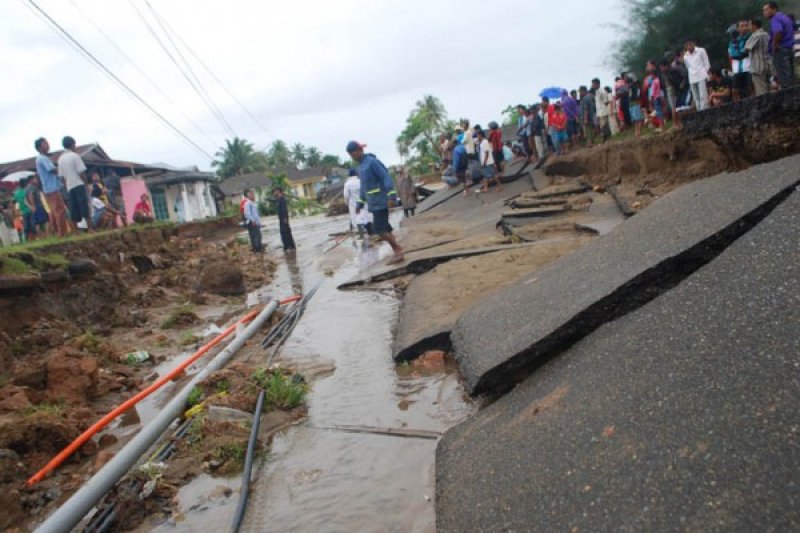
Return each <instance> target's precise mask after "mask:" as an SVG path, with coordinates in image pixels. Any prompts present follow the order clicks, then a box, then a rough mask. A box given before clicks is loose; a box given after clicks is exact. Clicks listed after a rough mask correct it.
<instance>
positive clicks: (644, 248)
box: [451, 156, 800, 394]
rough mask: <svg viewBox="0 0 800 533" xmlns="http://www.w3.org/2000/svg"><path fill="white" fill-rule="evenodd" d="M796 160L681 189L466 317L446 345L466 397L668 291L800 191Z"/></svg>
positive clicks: (514, 378) (525, 370) (513, 377)
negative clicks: (458, 369) (795, 190)
mask: <svg viewBox="0 0 800 533" xmlns="http://www.w3.org/2000/svg"><path fill="white" fill-rule="evenodd" d="M799 167H800V156H794V157H790V158H786V159H783V160H780V161H777V162H774V163H769V164H766V165H761V166H759V167H754V168H752V169H750V170H748V171H744V172H740V173H737V174H722V175H719V176H716V177H713V178H708V179H705V180H701V181H698V182H695V183H692V184H689V185H686V186H684V187H682V188H680V189H677V190H676V191H674V192H672V193H671V194H669V195H667V196H665V197H664V198H661V199H659V200H657V201H656V202H655V203H654V204H652V205H651V206H650V207H649V208H648V209H647V210H645V211H643V212H642V213H640V214H639V215H637V216H636V217H633V218H632V219H630V220H628V221H627V222H626V223H624V224H621V225H620V226H618V227H617V228H616V229H615V230H614V231H612V232H611V233H610V234H608V235H605V236H603V237H600V238H599V239H597V240H596V241H595V242H593V243H592V244H590V245H589V246H587V247H586V248H583V249H581V250H578V251H577V252H575V254H573V255H572V256H571V257H570V258H569V259H568V260H562V261H558V262H556V263H554V264H552V265H550V266H549V267H548V268H546V269H545V270H543V271H541V272H539V273H536V274H535V275H531V276H527V277H525V278H523V279H521V280H520V281H518V282H516V283H515V284H514V285H512V286H510V287H508V288H506V289H504V290H502V291H498V292H497V293H495V294H493V295H492V296H490V297H489V298H487V299H485V300H484V301H482V302H480V303H479V304H477V305H476V306H475V307H473V308H472V309H470V310H469V311H467V312H466V313H465V314H464V315H463V316H462V317H461V318H460V319H459V320H458V322H457V323H456V326H455V328H454V330H453V332H452V335H451V338H452V341H453V348H454V352H455V356H456V359H457V361H458V362H459V365H460V366H461V370H462V373H463V375H464V377H465V380H466V383H467V386H468V388H469V391H470V392H471V393H472V394H477V393H481V392H485V391H502V390H507V389H509V388H510V387H512V386H513V385H514V384H515V383H517V382H518V381H520V380H521V379H522V378H524V377H525V376H526V375H527V374H529V373H530V371H531V369H532V368H533V367H534V365H535V364H536V363H537V361H538V360H539V359H540V358H542V357H545V356H547V355H550V354H552V353H556V352H558V351H560V350H563V349H564V348H566V347H568V346H569V345H570V344H571V343H574V342H575V341H577V340H579V339H580V338H582V337H583V336H585V335H586V334H588V333H589V332H591V331H592V330H594V329H595V328H597V327H598V326H600V325H601V324H603V323H605V322H607V321H611V320H614V319H615V318H617V317H619V316H621V315H623V314H625V313H626V312H628V311H630V310H632V309H634V308H636V307H638V306H640V305H642V304H643V303H646V302H647V301H649V300H650V299H652V298H654V297H655V296H657V295H658V294H660V293H662V292H663V291H664V290H666V289H668V288H670V287H672V286H674V285H675V284H676V283H678V282H679V281H680V280H682V279H684V278H685V277H686V276H687V275H689V274H691V272H693V271H694V270H696V269H697V268H699V267H700V266H702V265H703V264H705V263H706V262H708V261H709V260H711V259H713V257H715V256H716V255H717V254H719V253H720V252H721V251H722V250H723V249H724V248H725V247H727V246H728V245H729V244H730V243H731V242H733V241H734V240H735V239H736V238H738V237H739V236H741V235H742V234H743V233H744V232H746V231H747V230H749V229H750V228H752V227H753V225H754V224H756V223H758V222H759V221H760V220H761V219H762V218H763V217H764V216H766V215H767V214H768V213H769V212H770V211H771V210H772V209H773V208H774V207H775V206H776V205H777V204H778V203H780V202H781V201H782V200H783V199H785V198H786V196H787V195H788V194H789V193H790V192H791V191H792V190H793V188H794V187H795V186H796V185H797V183H798V181H800V178H799V177H798V174H797V169H798V168H799Z"/></svg>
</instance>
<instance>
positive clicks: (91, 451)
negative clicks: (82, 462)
mask: <svg viewBox="0 0 800 533" xmlns="http://www.w3.org/2000/svg"><path fill="white" fill-rule="evenodd" d="M80 451H81V455H82V456H83V457H91V456H93V455H95V454H96V453H97V443H96V442H95V441H93V440H92V439H89V440H87V441H86V443H85V444H84V445H83V446H81V450H80Z"/></svg>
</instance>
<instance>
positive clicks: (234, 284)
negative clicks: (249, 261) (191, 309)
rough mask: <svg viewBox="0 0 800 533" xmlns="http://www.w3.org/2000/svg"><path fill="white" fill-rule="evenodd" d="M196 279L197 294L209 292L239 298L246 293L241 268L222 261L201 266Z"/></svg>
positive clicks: (214, 261)
mask: <svg viewBox="0 0 800 533" xmlns="http://www.w3.org/2000/svg"><path fill="white" fill-rule="evenodd" d="M196 279H197V282H196V285H195V288H196V290H197V292H210V293H213V294H219V295H220V296H239V295H242V294H245V292H246V291H247V289H246V287H245V284H244V274H243V273H242V270H241V268H239V266H238V265H236V264H233V263H229V262H228V261H225V260H223V259H217V260H212V261H210V262H208V263H204V264H203V265H201V266H200V272H199V275H198V276H197V278H196Z"/></svg>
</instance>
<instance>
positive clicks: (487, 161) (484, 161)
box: [480, 139, 494, 167]
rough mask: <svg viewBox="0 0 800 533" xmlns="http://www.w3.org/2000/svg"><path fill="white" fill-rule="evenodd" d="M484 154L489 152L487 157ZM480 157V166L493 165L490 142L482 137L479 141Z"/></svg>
mask: <svg viewBox="0 0 800 533" xmlns="http://www.w3.org/2000/svg"><path fill="white" fill-rule="evenodd" d="M486 154H489V157H486ZM480 158H481V166H482V167H489V166H492V165H494V154H493V153H492V143H490V142H489V140H488V139H484V140H482V141H481V155H480Z"/></svg>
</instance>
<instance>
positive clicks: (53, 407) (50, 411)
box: [24, 402, 65, 418]
mask: <svg viewBox="0 0 800 533" xmlns="http://www.w3.org/2000/svg"><path fill="white" fill-rule="evenodd" d="M64 411H65V409H64V404H63V403H62V402H45V403H40V404H37V405H31V406H30V407H28V408H27V409H25V411H24V415H25V416H33V415H37V414H39V413H42V414H46V415H50V416H55V417H58V418H63V417H64Z"/></svg>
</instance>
